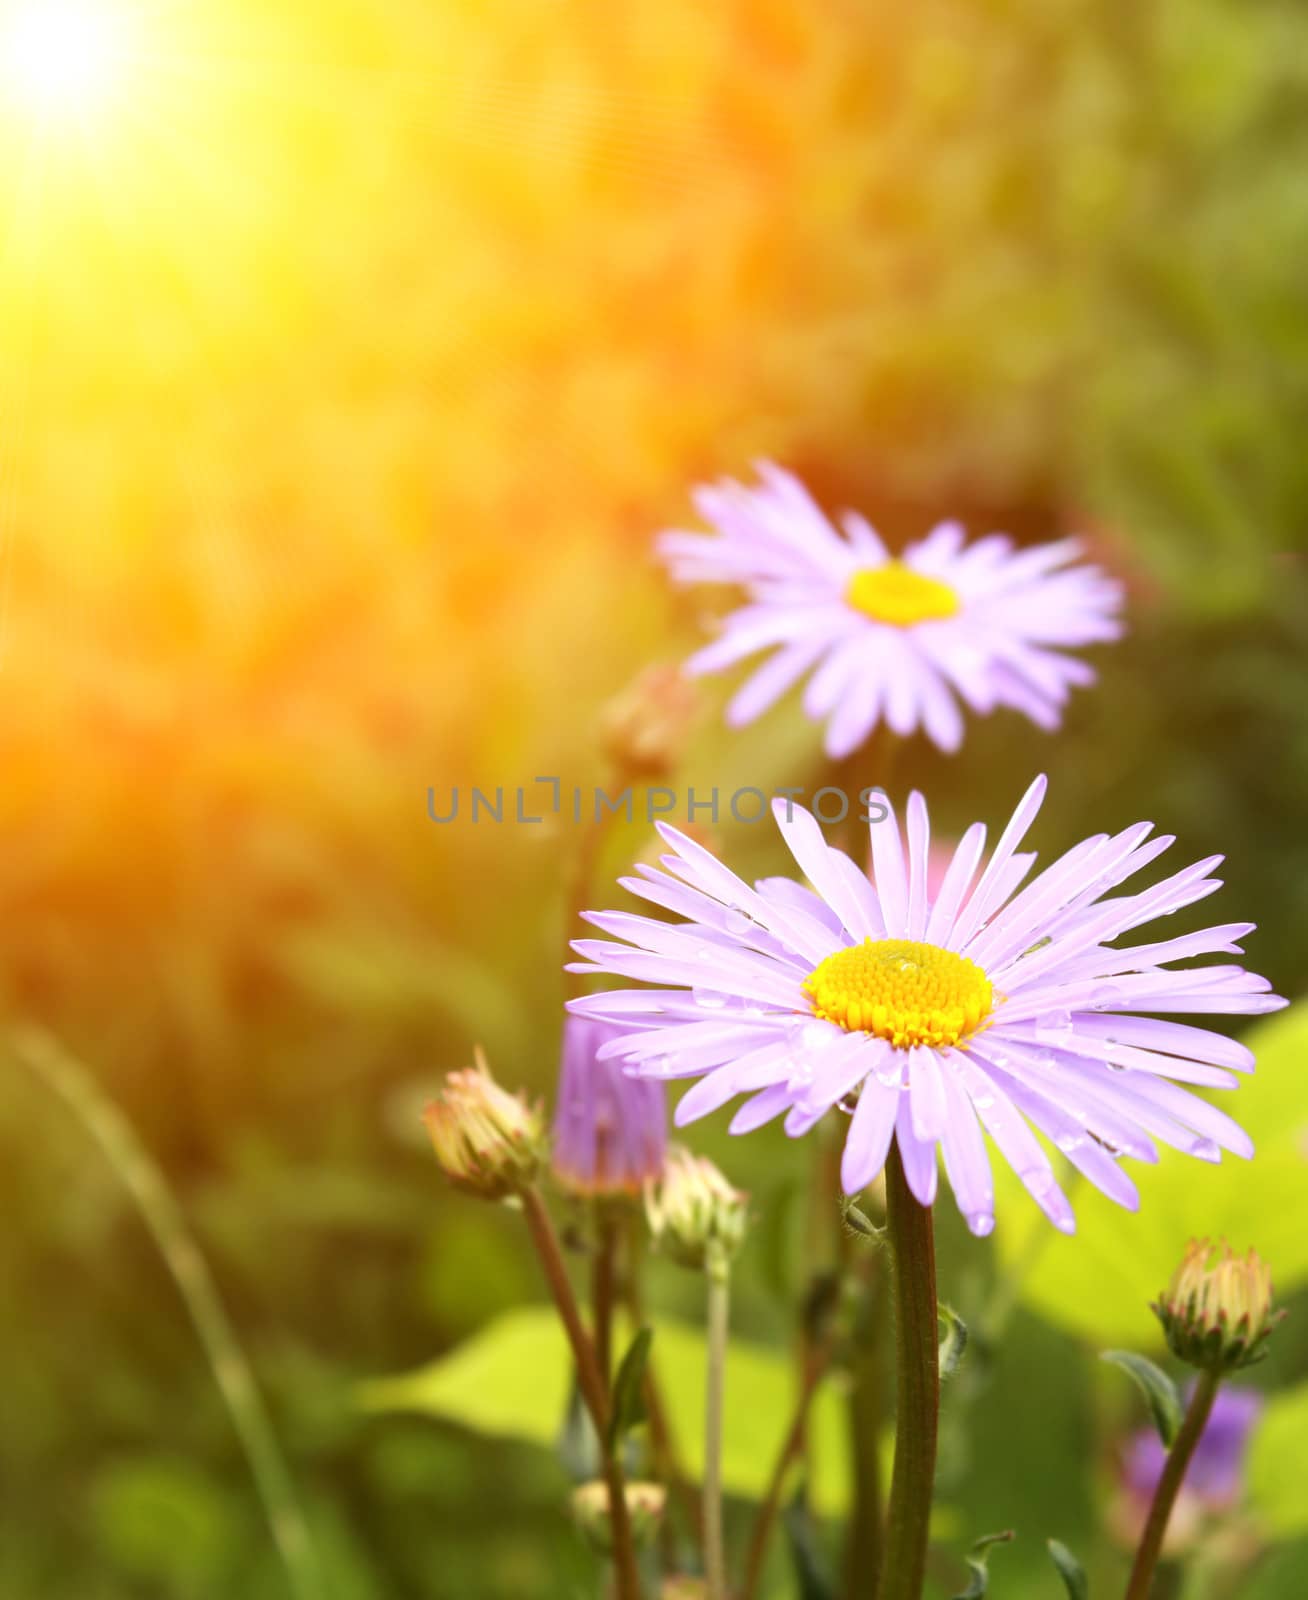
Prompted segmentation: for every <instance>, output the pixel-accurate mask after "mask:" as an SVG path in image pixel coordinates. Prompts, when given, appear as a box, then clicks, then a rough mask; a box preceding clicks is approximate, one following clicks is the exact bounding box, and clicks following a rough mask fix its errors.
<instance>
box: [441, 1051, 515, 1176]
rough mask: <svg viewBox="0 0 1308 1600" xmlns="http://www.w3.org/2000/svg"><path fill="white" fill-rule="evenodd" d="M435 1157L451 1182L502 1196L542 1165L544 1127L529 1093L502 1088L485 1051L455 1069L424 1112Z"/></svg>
mask: <svg viewBox="0 0 1308 1600" xmlns="http://www.w3.org/2000/svg"><path fill="white" fill-rule="evenodd" d="M423 1120H424V1122H425V1123H426V1124H427V1132H428V1133H429V1134H430V1135H431V1142H432V1145H433V1147H434V1148H435V1151H436V1159H437V1160H438V1161H439V1162H440V1164H441V1166H442V1167H443V1168H444V1170H445V1174H446V1176H447V1177H448V1178H449V1179H450V1180H451V1182H453V1183H455V1184H457V1185H458V1187H459V1188H461V1189H466V1190H468V1191H469V1193H471V1194H475V1195H479V1196H480V1197H481V1198H482V1199H484V1200H502V1199H503V1198H504V1196H505V1195H507V1194H512V1193H513V1191H514V1190H516V1189H520V1188H521V1187H522V1185H523V1184H524V1183H529V1182H530V1181H531V1179H532V1178H533V1177H534V1176H535V1173H536V1169H537V1168H538V1167H539V1166H540V1162H541V1157H542V1154H543V1151H544V1147H545V1130H544V1125H543V1123H542V1121H541V1115H540V1112H539V1110H538V1109H537V1108H536V1107H534V1106H532V1105H530V1104H529V1103H528V1101H527V1100H526V1098H525V1096H523V1095H517V1094H510V1093H509V1092H508V1090H507V1089H501V1088H500V1086H499V1084H497V1083H496V1082H495V1080H494V1078H492V1077H491V1075H490V1072H489V1070H488V1069H487V1066H486V1062H485V1059H484V1058H483V1057H482V1055H481V1053H480V1051H479V1052H478V1053H477V1064H476V1066H475V1067H465V1068H464V1069H463V1070H462V1071H460V1072H451V1073H449V1074H448V1076H447V1077H446V1079H445V1081H444V1083H443V1084H442V1085H441V1087H440V1090H439V1092H438V1093H437V1095H436V1098H435V1099H434V1100H433V1101H431V1103H430V1104H429V1105H428V1107H427V1109H426V1111H425V1112H424V1113H423Z"/></svg>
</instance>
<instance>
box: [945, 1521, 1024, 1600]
mask: <svg viewBox="0 0 1308 1600" xmlns="http://www.w3.org/2000/svg"><path fill="white" fill-rule="evenodd" d="M1016 1537H1017V1535H1016V1534H1015V1533H1014V1532H1013V1530H1012V1529H1011V1528H1006V1529H1005V1530H1004V1531H1003V1532H1002V1533H987V1534H985V1535H983V1537H981V1538H980V1539H977V1540H976V1541H975V1542H974V1543H973V1545H972V1548H971V1549H970V1550H969V1551H968V1553H967V1556H966V1561H967V1565H968V1568H969V1569H970V1571H971V1574H972V1577H971V1580H970V1582H969V1583H968V1586H967V1588H966V1589H964V1590H962V1592H961V1593H959V1594H957V1595H955V1596H954V1600H982V1597H983V1596H984V1595H985V1594H986V1593H987V1591H988V1590H989V1587H990V1554H991V1551H992V1550H993V1549H994V1547H995V1546H996V1545H997V1544H1011V1543H1012V1542H1013V1540H1014V1539H1015V1538H1016Z"/></svg>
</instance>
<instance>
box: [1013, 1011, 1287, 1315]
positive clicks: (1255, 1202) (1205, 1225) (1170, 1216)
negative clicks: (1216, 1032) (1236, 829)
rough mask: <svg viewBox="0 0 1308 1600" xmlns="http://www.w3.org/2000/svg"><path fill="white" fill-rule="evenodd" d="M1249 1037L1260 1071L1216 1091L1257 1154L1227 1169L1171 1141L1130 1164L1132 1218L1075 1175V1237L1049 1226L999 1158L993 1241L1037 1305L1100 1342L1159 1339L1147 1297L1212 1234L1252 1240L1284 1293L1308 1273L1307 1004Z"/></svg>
mask: <svg viewBox="0 0 1308 1600" xmlns="http://www.w3.org/2000/svg"><path fill="white" fill-rule="evenodd" d="M1198 1020H1200V1021H1202V1020H1203V1019H1202V1018H1200V1019H1198ZM1244 1037H1245V1042H1246V1043H1247V1044H1248V1045H1249V1047H1250V1049H1252V1050H1253V1051H1254V1053H1255V1055H1256V1056H1257V1058H1258V1070H1257V1071H1256V1072H1255V1073H1253V1074H1251V1075H1248V1076H1243V1075H1242V1077H1241V1081H1240V1087H1239V1089H1238V1091H1233V1092H1226V1093H1221V1092H1219V1093H1217V1094H1215V1095H1214V1099H1215V1100H1216V1101H1217V1102H1218V1103H1220V1104H1221V1105H1222V1107H1223V1108H1224V1109H1226V1110H1228V1111H1229V1112H1230V1113H1231V1114H1232V1115H1233V1116H1234V1117H1235V1118H1236V1120H1237V1121H1239V1122H1240V1123H1241V1124H1242V1125H1243V1126H1244V1127H1245V1128H1247V1129H1248V1131H1249V1133H1250V1135H1251V1136H1252V1138H1253V1140H1254V1144H1255V1146H1256V1147H1257V1149H1256V1154H1255V1155H1254V1158H1253V1160H1252V1161H1248V1162H1246V1161H1242V1160H1241V1159H1240V1158H1239V1157H1238V1156H1232V1155H1224V1156H1223V1158H1222V1163H1221V1165H1220V1166H1209V1165H1207V1164H1205V1163H1203V1162H1197V1161H1195V1159H1194V1158H1193V1157H1192V1156H1183V1155H1181V1154H1180V1153H1179V1152H1178V1151H1174V1150H1167V1149H1164V1150H1163V1151H1162V1153H1161V1160H1160V1161H1159V1164H1158V1165H1157V1166H1152V1167H1151V1166H1146V1165H1143V1164H1141V1163H1140V1162H1127V1163H1125V1165H1126V1167H1127V1168H1128V1169H1129V1170H1130V1172H1131V1175H1132V1177H1134V1178H1135V1180H1136V1182H1137V1183H1138V1184H1139V1187H1140V1197H1141V1198H1140V1210H1139V1212H1138V1213H1134V1214H1133V1213H1131V1212H1128V1211H1123V1210H1122V1209H1121V1208H1120V1207H1118V1206H1115V1205H1114V1204H1113V1203H1112V1202H1111V1201H1110V1200H1108V1199H1106V1198H1105V1197H1104V1196H1103V1195H1101V1194H1100V1193H1099V1192H1098V1190H1096V1189H1094V1188H1092V1187H1091V1186H1090V1185H1089V1184H1088V1183H1084V1182H1080V1183H1077V1185H1076V1186H1075V1189H1074V1190H1073V1192H1072V1198H1073V1203H1074V1204H1075V1206H1076V1212H1077V1224H1078V1226H1077V1233H1076V1235H1075V1236H1074V1237H1072V1238H1064V1237H1063V1236H1062V1235H1061V1234H1059V1233H1057V1232H1056V1231H1055V1230H1054V1229H1053V1228H1051V1227H1050V1226H1049V1224H1048V1223H1047V1222H1045V1220H1044V1219H1043V1218H1042V1217H1041V1216H1040V1215H1039V1214H1038V1213H1037V1212H1036V1210H1035V1207H1034V1206H1033V1205H1032V1203H1031V1201H1030V1199H1029V1197H1027V1196H1026V1194H1025V1192H1024V1191H1023V1190H1022V1188H1021V1186H1020V1184H1018V1183H1017V1180H1016V1179H1015V1178H1014V1177H1013V1176H1012V1174H1011V1173H1008V1172H1006V1171H1005V1170H1003V1164H1002V1163H999V1162H996V1164H995V1165H996V1178H997V1180H998V1182H999V1184H1000V1187H1001V1191H1002V1192H1001V1193H1000V1196H999V1207H998V1214H999V1218H1000V1226H999V1227H998V1228H997V1229H996V1232H995V1239H996V1242H997V1244H998V1246H999V1249H1000V1254H1001V1258H1002V1260H1003V1261H1004V1263H1005V1265H1006V1266H1007V1267H1008V1269H1009V1270H1010V1271H1014V1272H1018V1273H1021V1274H1022V1275H1023V1285H1022V1295H1023V1298H1024V1299H1025V1301H1026V1302H1027V1304H1028V1305H1030V1306H1032V1307H1034V1308H1035V1309H1037V1310H1038V1311H1040V1312H1041V1313H1042V1314H1043V1315H1045V1316H1046V1317H1048V1318H1049V1320H1050V1321H1051V1322H1054V1323H1056V1324H1057V1325H1058V1326H1060V1327H1062V1328H1065V1329H1067V1330H1068V1331H1069V1332H1071V1333H1074V1334H1077V1335H1080V1336H1083V1337H1085V1338H1088V1339H1091V1340H1093V1341H1095V1342H1096V1343H1101V1344H1103V1343H1113V1344H1116V1343H1121V1344H1132V1345H1139V1344H1142V1343H1144V1342H1145V1341H1147V1340H1149V1339H1156V1340H1158V1341H1159V1342H1160V1343H1161V1337H1162V1336H1161V1332H1160V1330H1159V1329H1158V1326H1157V1323H1156V1322H1155V1320H1154V1318H1153V1315H1152V1313H1151V1312H1150V1311H1149V1302H1150V1301H1151V1300H1153V1299H1155V1298H1156V1297H1157V1295H1158V1292H1159V1290H1160V1289H1162V1288H1163V1286H1164V1285H1165V1284H1166V1283H1167V1282H1168V1280H1169V1279H1170V1278H1171V1276H1172V1273H1173V1271H1174V1270H1175V1268H1176V1265H1177V1263H1178V1261H1179V1260H1180V1259H1181V1253H1182V1251H1183V1250H1184V1248H1185V1244H1186V1241H1187V1240H1188V1239H1190V1238H1192V1237H1195V1236H1198V1237H1203V1236H1204V1235H1211V1236H1213V1237H1225V1238H1228V1239H1230V1241H1231V1243H1232V1244H1233V1245H1235V1246H1236V1247H1237V1248H1238V1249H1244V1248H1246V1247H1248V1246H1249V1245H1253V1246H1255V1247H1256V1248H1257V1250H1258V1252H1259V1254H1260V1255H1261V1256H1263V1257H1264V1259H1265V1260H1267V1261H1268V1262H1269V1263H1270V1264H1271V1268H1272V1272H1273V1274H1274V1276H1275V1279H1276V1284H1277V1288H1278V1289H1279V1290H1280V1291H1282V1292H1283V1293H1284V1292H1285V1291H1286V1290H1289V1289H1292V1288H1294V1287H1296V1286H1297V1285H1298V1284H1300V1283H1303V1282H1305V1281H1308V1229H1306V1228H1304V1227H1303V1224H1302V1217H1303V1213H1304V1210H1305V1208H1306V1207H1308V1161H1305V1160H1304V1154H1303V1141H1304V1136H1305V1132H1306V1131H1308V1114H1306V1113H1305V1111H1304V1106H1303V1099H1302V1083H1303V1073H1302V1063H1303V1061H1304V1059H1305V1058H1306V1057H1308V1003H1304V1004H1300V1005H1297V1006H1294V1007H1292V1008H1291V1009H1289V1010H1288V1011H1285V1012H1281V1013H1279V1014H1277V1015H1276V1016H1274V1017H1270V1018H1268V1019H1266V1020H1265V1021H1262V1022H1259V1023H1258V1024H1257V1025H1256V1026H1254V1027H1253V1028H1252V1029H1250V1030H1249V1032H1248V1033H1247V1034H1246V1035H1245V1036H1244Z"/></svg>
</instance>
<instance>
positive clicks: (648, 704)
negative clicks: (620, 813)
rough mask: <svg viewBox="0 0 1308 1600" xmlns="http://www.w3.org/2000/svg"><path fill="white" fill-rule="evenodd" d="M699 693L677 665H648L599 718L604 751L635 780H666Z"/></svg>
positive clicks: (676, 760)
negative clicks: (696, 694)
mask: <svg viewBox="0 0 1308 1600" xmlns="http://www.w3.org/2000/svg"><path fill="white" fill-rule="evenodd" d="M694 714H695V690H694V687H693V685H692V684H691V682H690V679H689V678H686V677H684V676H683V675H682V673H681V671H680V669H679V668H677V667H670V666H654V667H646V668H645V670H644V671H643V672H641V673H640V674H639V675H638V676H637V677H636V679H635V680H634V681H633V682H632V683H631V684H629V685H628V686H627V688H625V689H624V690H623V691H622V693H621V694H619V695H617V696H615V697H614V698H613V699H612V700H610V701H609V703H608V705H607V706H605V708H604V710H603V712H602V713H601V715H600V739H601V742H602V744H603V746H604V753H605V754H606V755H607V756H608V758H609V760H610V761H612V762H613V764H614V766H615V767H617V769H618V771H619V772H621V773H622V774H623V775H624V776H627V777H632V778H666V777H668V776H669V775H670V774H671V773H673V772H675V771H676V769H677V767H678V766H679V765H680V763H681V757H682V752H683V751H684V749H685V746H686V738H687V735H688V734H689V732H690V723H691V719H692V717H693V716H694Z"/></svg>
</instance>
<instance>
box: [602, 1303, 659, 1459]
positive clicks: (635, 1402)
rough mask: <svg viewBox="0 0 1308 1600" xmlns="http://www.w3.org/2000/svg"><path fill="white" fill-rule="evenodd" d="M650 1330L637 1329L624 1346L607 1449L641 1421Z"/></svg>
mask: <svg viewBox="0 0 1308 1600" xmlns="http://www.w3.org/2000/svg"><path fill="white" fill-rule="evenodd" d="M653 1342H654V1330H653V1329H652V1328H641V1329H640V1330H639V1331H638V1332H637V1334H636V1336H635V1338H634V1339H633V1340H632V1341H631V1343H630V1344H629V1345H628V1346H627V1352H626V1354H625V1355H624V1356H623V1358H622V1360H621V1362H620V1363H619V1365H618V1371H617V1376H616V1377H615V1378H614V1380H613V1416H612V1417H611V1418H610V1421H609V1447H610V1449H613V1448H614V1447H615V1446H617V1445H618V1444H619V1443H620V1442H621V1440H622V1438H623V1436H624V1435H625V1434H626V1433H627V1432H628V1431H629V1430H630V1429H632V1428H634V1427H635V1426H636V1425H637V1423H640V1422H644V1420H645V1394H644V1382H645V1369H646V1367H647V1366H648V1365H649V1352H650V1346H651V1345H652V1344H653Z"/></svg>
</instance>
